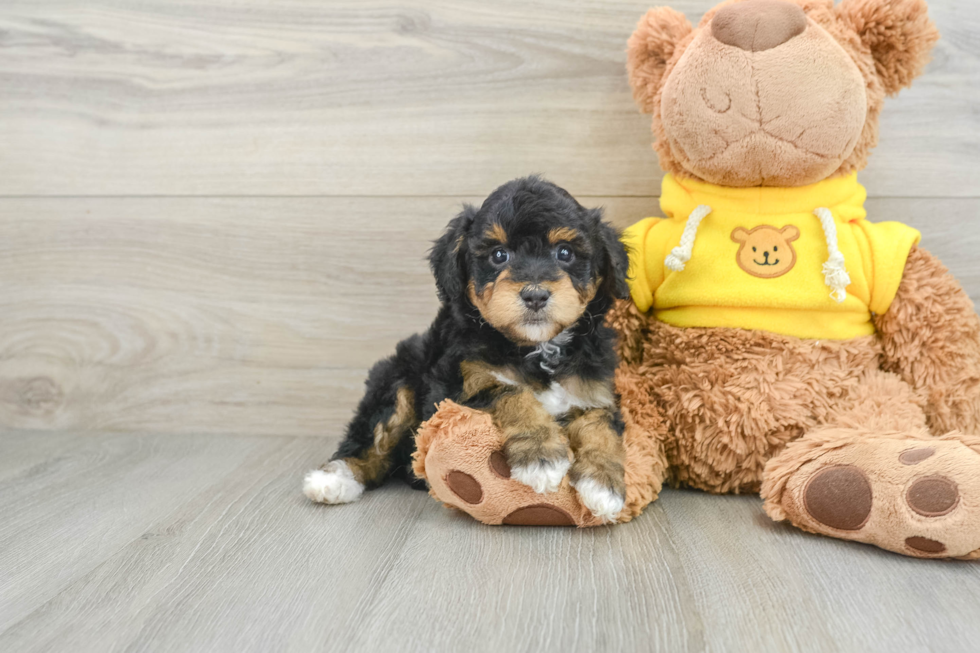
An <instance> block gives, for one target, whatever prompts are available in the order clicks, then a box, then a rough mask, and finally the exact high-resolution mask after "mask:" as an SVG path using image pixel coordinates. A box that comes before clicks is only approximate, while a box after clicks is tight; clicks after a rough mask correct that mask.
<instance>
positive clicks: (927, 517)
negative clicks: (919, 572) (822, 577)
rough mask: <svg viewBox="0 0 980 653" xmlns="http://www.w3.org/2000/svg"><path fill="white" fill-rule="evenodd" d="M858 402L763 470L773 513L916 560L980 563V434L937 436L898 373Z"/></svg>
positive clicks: (873, 379) (873, 384)
mask: <svg viewBox="0 0 980 653" xmlns="http://www.w3.org/2000/svg"><path fill="white" fill-rule="evenodd" d="M856 395H857V396H855V397H853V399H854V401H853V403H851V405H850V406H849V407H848V409H847V410H846V411H845V412H843V413H842V414H841V415H839V416H838V419H837V420H836V424H834V425H832V426H824V427H820V428H818V429H814V430H813V431H810V432H809V433H807V434H805V435H804V436H803V437H801V438H800V439H798V440H796V441H794V442H792V443H790V444H789V445H788V446H787V447H786V448H785V449H784V450H783V451H782V452H781V453H780V454H779V455H777V456H775V457H774V458H772V459H771V460H770V461H769V463H768V464H767V465H766V468H765V474H764V477H763V485H762V496H763V498H764V499H765V510H766V512H767V513H768V514H769V516H770V517H772V518H773V519H775V520H777V521H781V520H784V519H786V520H789V521H790V522H791V523H793V524H794V525H795V526H797V527H799V528H802V529H803V530H806V531H810V532H814V533H820V534H823V535H829V536H831V537H837V538H840V539H846V540H855V541H858V542H866V543H869V544H874V545H876V546H879V547H881V548H883V549H888V550H890V551H895V552H897V553H902V554H904V555H909V556H915V557H922V558H948V557H949V558H978V557H980V437H977V436H973V435H963V434H960V433H956V432H952V433H949V434H947V435H944V436H941V437H933V436H931V435H930V434H929V431H928V428H927V427H926V415H925V413H924V412H923V411H922V409H921V408H920V407H919V406H918V405H916V403H915V396H914V393H913V391H912V389H911V388H909V386H908V385H906V384H905V383H904V382H902V381H901V380H900V379H898V378H897V377H896V376H894V375H892V374H889V373H886V372H878V371H876V372H873V373H870V374H868V375H867V377H866V378H865V379H864V383H862V385H861V387H860V388H859V389H858V390H857V392H856Z"/></svg>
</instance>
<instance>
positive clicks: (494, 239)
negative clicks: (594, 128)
mask: <svg viewBox="0 0 980 653" xmlns="http://www.w3.org/2000/svg"><path fill="white" fill-rule="evenodd" d="M429 260H430V264H431V266H432V272H433V274H434V275H435V278H436V286H437V288H438V291H439V298H440V300H441V301H442V305H441V307H440V309H439V314H438V315H437V316H436V319H435V321H434V322H433V323H432V326H431V327H429V330H428V331H426V332H425V333H424V334H421V335H414V336H412V337H410V338H408V339H406V340H403V341H402V342H400V343H398V347H397V349H396V352H395V355H394V356H391V357H390V358H386V359H384V360H382V361H380V362H378V363H377V364H375V366H374V367H373V368H372V369H371V372H370V374H369V376H368V380H367V394H366V395H365V396H364V398H363V399H362V400H361V403H360V405H359V406H358V408H357V413H356V415H355V416H354V419H353V420H352V421H351V423H350V425H349V426H348V428H347V434H346V437H345V438H344V441H343V442H342V443H341V445H340V448H339V449H338V450H337V453H336V454H334V456H333V458H332V460H331V462H329V463H327V464H326V465H324V466H323V467H321V468H320V469H318V470H315V471H313V472H310V473H309V474H308V475H307V477H306V480H305V484H304V492H305V493H306V495H307V496H308V497H309V498H310V499H312V500H313V501H320V502H324V503H346V502H349V501H354V500H355V499H357V498H358V497H359V496H360V495H361V494H362V492H363V491H364V489H365V488H371V487H376V486H378V485H380V484H381V483H382V482H383V481H384V480H385V479H386V478H387V477H389V476H392V475H396V474H397V475H403V476H406V477H407V478H408V480H409V481H414V482H418V480H417V479H415V478H414V476H412V474H411V471H410V458H411V454H412V451H413V449H414V437H413V435H414V432H415V429H416V428H417V427H418V425H419V424H420V423H421V422H422V421H423V420H426V419H428V418H429V417H431V416H432V414H433V413H434V412H435V406H436V404H437V403H439V402H440V401H442V400H443V399H447V398H449V399H452V400H454V401H457V402H459V403H462V404H465V405H468V406H471V407H474V408H479V409H481V410H485V411H487V412H489V413H490V414H491V415H492V416H493V421H494V424H495V425H496V426H497V427H498V428H499V429H500V430H501V432H502V433H503V434H504V435H505V436H506V444H505V446H504V453H505V455H506V457H507V461H508V463H509V464H510V467H511V476H512V478H514V479H516V480H517V481H520V482H522V483H525V484H527V485H529V486H530V487H532V488H534V490H535V491H537V492H542V493H543V492H553V491H555V490H556V489H557V488H558V486H559V485H560V483H561V480H562V478H564V476H565V474H566V472H568V473H569V474H570V481H571V483H572V485H573V486H574V487H575V489H576V490H577V491H578V493H579V495H580V497H581V499H582V502H583V503H584V504H585V505H586V506H587V507H588V508H589V510H591V511H592V513H593V514H595V515H596V516H598V517H601V518H603V519H606V520H610V521H611V520H613V519H614V518H615V516H616V515H617V514H618V513H619V511H620V510H621V509H622V507H623V498H624V495H625V484H624V480H623V445H622V431H623V426H622V423H621V421H620V417H619V411H618V408H617V397H616V394H615V391H614V389H613V372H614V370H615V369H616V356H615V353H614V351H613V339H614V335H613V332H612V331H611V330H610V329H608V328H607V327H606V326H605V325H604V324H603V317H604V315H605V313H606V311H607V310H608V309H609V307H610V304H611V302H612V301H613V299H614V298H616V297H620V298H625V297H627V296H628V292H629V290H628V288H627V285H626V278H625V277H626V270H627V267H628V257H627V254H626V251H625V248H624V247H623V245H622V243H620V241H619V238H618V236H617V234H616V232H615V231H614V230H613V228H612V227H610V226H609V225H608V224H607V223H605V222H603V220H602V212H601V210H599V209H586V208H583V207H582V206H581V205H580V204H579V203H578V202H577V201H575V199H574V198H573V197H572V196H571V195H569V194H568V193H567V192H565V191H564V190H563V189H561V188H559V187H558V186H555V185H554V184H552V183H550V182H547V181H544V180H542V179H539V178H537V177H528V178H524V179H517V180H514V181H511V182H509V183H507V184H504V185H503V186H501V187H500V188H498V189H497V190H495V191H494V192H493V194H491V195H490V197H488V198H487V200H486V201H485V202H484V203H483V206H481V207H480V208H479V209H477V208H475V207H472V206H466V207H465V208H464V209H463V212H462V213H460V215H459V216H457V217H456V218H455V219H453V220H452V221H451V222H450V223H449V226H448V227H447V229H446V232H445V233H444V234H443V236H442V237H441V238H440V239H439V240H438V241H437V242H436V243H435V246H434V247H433V249H432V252H431V254H430V257H429Z"/></svg>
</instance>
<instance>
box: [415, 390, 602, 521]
mask: <svg viewBox="0 0 980 653" xmlns="http://www.w3.org/2000/svg"><path fill="white" fill-rule="evenodd" d="M419 440H420V441H421V442H422V446H421V447H420V448H419V451H418V455H419V456H420V457H421V461H416V462H417V463H419V462H421V463H423V464H417V465H416V466H415V469H416V472H417V473H420V475H421V476H424V477H425V479H426V480H427V481H428V483H429V488H430V489H429V491H430V492H431V493H432V495H433V496H434V497H436V498H437V499H439V500H440V501H442V502H443V503H444V504H446V505H449V506H452V507H454V508H457V509H459V510H462V511H463V512H466V513H467V514H469V515H471V516H472V517H474V518H475V519H477V520H479V521H481V522H483V523H485V524H509V525H515V526H598V525H599V524H600V523H601V522H600V520H598V519H596V518H595V517H593V516H592V514H591V513H590V512H589V510H588V509H587V508H586V507H585V506H584V505H583V504H582V501H581V500H580V497H579V495H578V494H577V493H576V492H575V490H574V489H573V488H572V486H571V484H570V482H569V478H568V475H567V471H568V469H569V464H570V459H571V456H570V455H569V452H568V448H567V445H565V444H564V443H563V442H561V443H556V447H555V448H554V449H553V450H551V451H550V452H551V453H553V454H555V456H553V457H550V458H547V460H549V463H548V464H540V463H539V464H538V465H537V467H535V466H534V463H535V462H538V458H536V457H533V456H529V459H528V460H527V461H526V463H525V464H524V465H522V467H523V469H520V470H515V467H516V466H515V467H512V466H511V464H510V463H509V462H508V458H510V457H511V454H513V453H514V451H513V450H512V449H511V448H509V447H508V444H509V443H510V441H511V438H505V437H504V436H503V434H501V433H500V432H499V431H498V430H497V429H496V428H495V427H494V425H493V422H492V420H491V418H490V416H489V415H488V414H487V413H483V412H481V411H477V410H473V409H471V408H464V407H462V406H459V405H457V404H452V403H446V404H444V406H443V407H441V408H440V411H439V412H438V413H437V414H436V418H434V419H433V420H431V421H430V422H429V423H427V424H424V425H423V426H422V429H421V430H420V436H419ZM417 441H418V440H417ZM525 449H526V450H527V451H528V452H530V451H531V448H530V447H526V448H525ZM559 454H560V455H559ZM518 474H519V475H520V478H521V480H518ZM535 486H537V487H535ZM536 490H537V491H536ZM543 490H553V491H551V492H549V493H547V494H542V493H540V492H541V491H543Z"/></svg>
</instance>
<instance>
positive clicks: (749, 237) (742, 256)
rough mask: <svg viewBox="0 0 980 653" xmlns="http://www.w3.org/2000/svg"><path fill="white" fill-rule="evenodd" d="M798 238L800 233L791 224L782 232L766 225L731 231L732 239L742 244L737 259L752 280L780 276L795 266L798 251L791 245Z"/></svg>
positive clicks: (736, 255) (739, 265)
mask: <svg viewBox="0 0 980 653" xmlns="http://www.w3.org/2000/svg"><path fill="white" fill-rule="evenodd" d="M799 237H800V230H799V229H797V228H796V227H795V226H793V225H791V224H790V225H786V226H785V227H783V228H782V229H777V228H776V227H770V226H769V225H766V224H764V225H760V226H758V227H756V228H754V229H743V228H742V227H738V228H737V229H735V230H734V231H732V240H733V241H735V242H736V243H740V244H741V246H740V247H739V248H738V252H736V254H735V260H736V261H738V267H740V268H742V269H743V270H745V271H746V272H748V273H749V274H751V275H752V276H753V277H760V278H762V279H772V278H774V277H781V276H783V275H784V274H786V273H787V272H789V271H790V270H792V269H793V266H794V265H796V251H795V250H794V249H793V246H792V245H791V244H790V243H792V242H793V241H794V240H796V239H797V238H799Z"/></svg>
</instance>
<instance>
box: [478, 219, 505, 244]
mask: <svg viewBox="0 0 980 653" xmlns="http://www.w3.org/2000/svg"><path fill="white" fill-rule="evenodd" d="M483 236H484V238H487V239H489V240H496V241H497V242H499V243H506V242H507V232H506V231H504V228H503V227H501V226H500V225H499V224H496V223H494V224H492V225H490V226H489V227H487V230H486V231H484V232H483Z"/></svg>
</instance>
